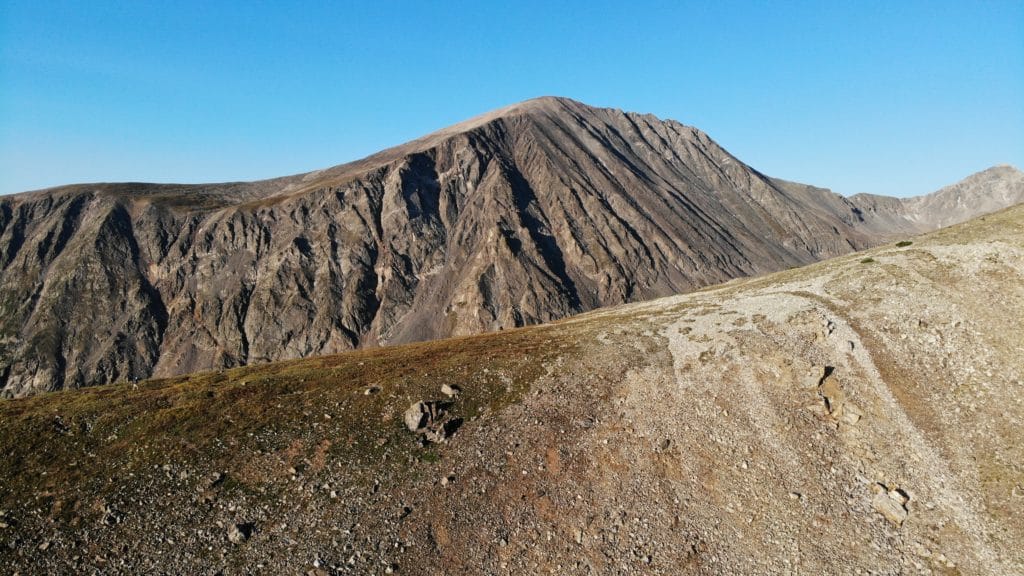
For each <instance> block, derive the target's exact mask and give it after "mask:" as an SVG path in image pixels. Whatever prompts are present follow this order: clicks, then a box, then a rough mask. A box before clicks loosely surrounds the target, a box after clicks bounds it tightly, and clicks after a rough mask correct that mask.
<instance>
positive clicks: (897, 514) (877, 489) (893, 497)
mask: <svg viewBox="0 0 1024 576" xmlns="http://www.w3.org/2000/svg"><path fill="white" fill-rule="evenodd" d="M871 490H872V492H874V493H875V495H874V497H873V498H872V499H871V507H872V508H874V509H875V511H876V512H878V513H879V514H881V515H882V516H884V517H885V519H886V520H888V521H889V522H892V523H893V524H895V525H896V526H900V525H902V524H903V521H904V520H906V519H907V516H908V515H909V512H908V511H907V506H906V505H907V503H908V502H909V501H910V496H908V495H907V493H906V492H904V491H903V490H901V489H899V488H894V489H889V488H887V487H886V486H885V485H884V484H881V483H876V484H874V485H872V486H871Z"/></svg>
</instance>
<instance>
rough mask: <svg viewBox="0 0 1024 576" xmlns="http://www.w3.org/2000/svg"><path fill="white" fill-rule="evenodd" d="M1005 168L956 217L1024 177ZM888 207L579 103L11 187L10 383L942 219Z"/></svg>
mask: <svg viewBox="0 0 1024 576" xmlns="http://www.w3.org/2000/svg"><path fill="white" fill-rule="evenodd" d="M1010 170H1011V171H1012V169H1010ZM1019 175H1020V173H1019V172H1015V171H1013V172H1012V174H1010V176H1012V177H1016V178H1017V179H1018V180H1017V182H1018V184H1019ZM997 180H998V179H997ZM982 184H984V185H979V186H977V187H976V188H977V190H978V193H977V194H976V196H977V197H978V198H982V199H983V201H982V200H979V201H978V203H975V202H973V201H972V202H969V203H966V206H958V207H957V209H956V210H945V209H944V210H943V213H944V214H949V215H950V217H953V218H966V217H969V216H970V215H972V214H974V213H976V211H977V210H978V209H979V208H984V209H986V210H987V209H990V208H994V207H998V206H1001V205H1006V204H1010V203H1012V202H1015V201H1019V200H1021V196H1022V194H1024V192H1022V190H1021V189H1020V186H1019V185H1015V186H1016V187H1015V188H1014V187H1007V188H1006V189H1007V190H1010V193H1009V194H1007V195H1006V196H995V195H992V194H990V193H989V189H990V188H991V186H990V185H989V183H988V182H987V181H986V182H984V183H982ZM883 200H885V199H878V198H875V199H872V200H871V202H866V201H862V200H857V199H851V200H847V199H844V198H842V197H840V196H838V195H836V194H832V193H830V192H828V191H826V190H822V189H816V188H813V187H807V186H801V185H795V184H790V183H784V182H780V181H775V180H771V179H768V178H765V177H764V176H762V175H761V174H759V173H758V172H756V171H754V170H752V169H751V168H749V167H748V166H746V165H744V164H743V163H742V162H740V161H739V160H737V159H736V158H734V157H733V156H731V155H730V154H729V153H728V152H726V151H725V150H723V149H722V148H721V147H719V146H718V145H717V144H716V143H715V142H713V141H712V140H711V139H710V138H708V137H707V136H706V135H705V134H703V133H702V132H700V131H699V130H697V129H695V128H691V127H687V126H683V125H681V124H679V123H677V122H673V121H662V120H659V119H657V118H654V117H652V116H649V115H640V114H631V113H623V112H621V111H618V110H612V109H598V108H591V107H588V106H585V105H583V104H580V103H578V102H574V101H572V100H567V99H558V98H542V99H537V100H531V101H528V102H525V103H522V104H518V105H515V106H511V107H509V108H505V109H502V110H498V111H495V112H492V113H490V114H487V115H484V116H481V117H479V118H475V119H473V120H470V121H467V122H464V123H462V124H458V125H455V126H452V127H450V128H448V129H445V130H442V131H440V132H437V133H434V134H431V135H429V136H426V137H424V138H421V139H419V140H416V141H413V142H410V143H408V144H406V145H403V146H400V147H397V148H394V149H390V150H386V151H383V152H381V153H379V154H376V155H374V156H371V157H369V158H366V159H364V160H360V161H358V162H354V163H351V164H346V165H342V166H338V167H335V168H331V169H328V170H322V171H318V172H312V173H309V174H303V175H297V176H291V177H285V178H279V179H276V180H268V181H262V182H253V183H235V184H218V185H199V186H179V185H159V186H158V185H150V184H98V185H80V186H68V187H62V188H56V189H51V190H44V191H39V192H32V193H26V194H21V195H17V196H13V197H6V198H0V270H2V276H0V389H2V395H3V396H6V397H18V396H25V395H29V394H32V393H35V392H39V391H46V390H53V389H60V388H77V387H81V386H87V385H93V384H101V383H105V382H113V381H117V380H131V379H136V378H145V377H149V376H154V375H155V376H169V375H175V374H182V373H187V372H192V371H195V370H201V369H210V368H219V367H231V366H238V365H245V364H252V363H259V362H266V361H271V360H280V359H288V358H299V357H307V356H311V355H317V354H325V353H333V352H338V351H342V350H347V349H352V348H357V347H366V346H377V345H380V344H388V343H402V342H410V341H417V340H425V339H431V338H438V337H444V336H450V335H463V334H472V333H478V332H482V331H488V330H497V329H504V328H510V327H515V326H521V325H524V324H533V323H537V322H544V321H550V320H553V319H557V318H562V317H565V316H568V315H571V314H574V313H578V312H581V311H585V310H590V309H594V308H597V307H599V306H607V305H614V304H620V303H623V302H630V301H638V300H644V299H648V298H652V297H657V296H665V295H669V294H676V293H680V292H685V291H688V290H692V289H694V288H698V287H701V286H705V285H709V284H713V283H717V282H721V281H724V280H727V279H730V278H735V277H739V276H748V275H756V274H762V273H765V272H770V271H774V270H780V269H785V268H789V267H792V266H798V265H802V264H806V263H809V262H813V261H816V260H820V259H822V258H826V257H830V256H835V255H838V254H842V253H846V252H848V251H850V250H853V249H858V248H864V247H867V246H869V245H873V244H876V243H878V242H879V241H881V240H882V239H884V238H887V237H888V236H889V235H891V234H904V233H907V232H908V231H915V232H916V231H920V230H922V229H925V228H928V226H929V225H930V224H928V222H927V221H925V220H921V221H918V220H912V219H911V217H912V215H913V214H915V212H913V210H912V209H911V208H909V207H907V206H909V205H905V204H904V203H902V202H900V201H898V200H894V199H889V200H885V201H883ZM885 202H889V203H890V204H893V206H895V208H893V207H890V206H889V205H888V204H886V203H885ZM869 204H870V205H869ZM925 204H927V202H925ZM923 205H924V204H922V206H923ZM915 206H916V205H915ZM944 206H945V205H944Z"/></svg>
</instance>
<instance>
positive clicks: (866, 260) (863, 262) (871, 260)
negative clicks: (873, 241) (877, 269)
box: [860, 258, 875, 264]
mask: <svg viewBox="0 0 1024 576" xmlns="http://www.w3.org/2000/svg"><path fill="white" fill-rule="evenodd" d="M874 261H875V259H874V258H865V259H863V260H861V261H860V263H861V264H871V263H872V262H874Z"/></svg>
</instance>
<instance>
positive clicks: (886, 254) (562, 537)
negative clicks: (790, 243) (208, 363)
mask: <svg viewBox="0 0 1024 576" xmlns="http://www.w3.org/2000/svg"><path fill="white" fill-rule="evenodd" d="M1022 323H1024V207H1016V208H1012V209H1009V210H1005V211H1002V212H1000V213H997V214H994V215H990V216H987V217H984V218H981V219H978V220H975V221H972V222H969V223H967V224H964V225H959V226H956V227H953V228H948V229H943V230H940V231H938V232H935V233H932V234H929V235H927V236H923V237H918V238H913V239H912V242H910V241H908V242H901V243H900V244H889V245H886V246H883V247H879V248H876V249H873V250H870V251H867V252H863V253H860V254H855V255H851V256H846V257H840V258H837V259H833V260H829V261H826V262H823V263H819V264H815V265H811V266H808V267H805V268H800V269H794V270H789V271H785V272H781V273H777V274H773V275H770V276H764V277H760V278H754V279H748V280H739V281H734V282H731V283H729V284H726V285H723V286H720V287H716V288H711V289H706V290H703V291H700V292H697V293H693V294H689V295H684V296H679V297H672V298H666V299H661V300H656V301H652V302H648V303H644V304H637V305H630V306H624V307H620V308H615V309H609V310H603V311H599V312H594V313H590V314H586V315H583V316H579V317H576V318H574V319H571V320H567V321H563V322H560V323H556V324H553V325H545V326H538V327H533V328H526V329H517V330H509V331H505V332H499V333H494V334H489V335H484V336H478V337H470V338H462V339H454V340H443V341H436V342H430V343H421V344H413V345H408V346H403V347H396V348H385V349H377V350H369V351H359V352H352V353H346V354H342V355H335V356H325V357H320V358H316V359H309V360H303V361H290V362H283V363H276V364H270V365H266V366H262V367H258V368H239V369H234V370H229V371H224V372H209V373H203V374H198V375H194V376H190V377H179V378H174V379H168V380H154V381H146V382H141V383H139V384H138V385H137V386H131V385H111V386H102V387H97V388H92V389H86V390H80V391H67V392H59V393H55V394H49V395H44V396H38V397H33V398H29V399H21V400H10V401H6V402H3V403H0V455H2V458H0V478H2V479H3V481H2V482H0V508H2V509H3V513H2V518H0V543H2V546H0V565H4V566H9V567H13V569H14V570H15V571H20V572H21V573H25V574H28V573H44V572H53V573H89V572H91V571H94V570H99V571H102V572H103V573H113V574H118V573H123V574H136V573H207V574H212V573H222V574H231V573H264V574H300V573H310V572H312V573H320V574H322V573H357V574H383V573H399V574H438V573H448V574H460V573H464V574H477V573H485V574H525V573H559V574H562V573H594V574H621V573H638V574H639V573H643V574H680V573H684V574H685V573H692V574H719V573H731V574H759V573H773V574H774V573H802V574H823V573H857V572H864V571H869V570H870V571H872V572H873V573H885V574H892V573H910V574H914V573H937V574H961V573H962V574H1020V573H1022V572H1024V548H1022V547H1021V545H1020V542H1022V541H1024V470H1022V468H1021V462H1024V427H1022V417H1024V402H1022V400H1021V399H1022V397H1024V394H1022V393H1024V384H1022V381H1024V335H1022V334H1024V333H1022V331H1021V330H1020V326H1021V325H1022ZM443 386H447V387H448V389H446V391H447V392H449V393H451V392H458V391H457V390H453V389H451V388H453V387H458V388H459V389H461V392H458V393H457V394H456V395H455V396H454V397H452V398H449V396H448V395H447V394H445V393H443V392H442V387H443ZM417 401H440V402H439V403H437V404H433V405H431V406H432V408H433V413H432V415H433V419H431V418H430V417H428V416H426V415H424V414H422V413H421V412H419V411H414V412H413V413H412V418H411V420H412V422H411V424H412V427H413V428H417V427H419V428H420V431H419V432H413V431H410V429H409V428H407V425H406V421H407V420H410V417H409V414H407V409H408V408H409V407H410V406H411V405H413V403H414V402H417ZM428 408H429V407H428ZM428 411H429V410H428ZM446 435H447V436H448V437H447V438H446V439H445V440H444V441H443V442H424V437H425V436H430V437H432V438H434V439H435V440H439V439H441V437H443V436H446Z"/></svg>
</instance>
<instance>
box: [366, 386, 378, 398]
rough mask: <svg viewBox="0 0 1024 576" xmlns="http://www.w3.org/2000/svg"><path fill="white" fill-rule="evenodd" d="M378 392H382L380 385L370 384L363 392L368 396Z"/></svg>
mask: <svg viewBox="0 0 1024 576" xmlns="http://www.w3.org/2000/svg"><path fill="white" fill-rule="evenodd" d="M378 392H380V386H370V387H369V388H367V389H366V390H363V394H365V395H366V396H369V395H371V394H376V393H378Z"/></svg>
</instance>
